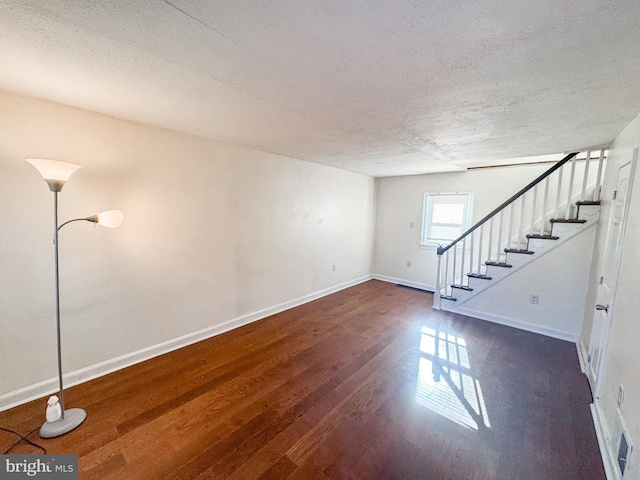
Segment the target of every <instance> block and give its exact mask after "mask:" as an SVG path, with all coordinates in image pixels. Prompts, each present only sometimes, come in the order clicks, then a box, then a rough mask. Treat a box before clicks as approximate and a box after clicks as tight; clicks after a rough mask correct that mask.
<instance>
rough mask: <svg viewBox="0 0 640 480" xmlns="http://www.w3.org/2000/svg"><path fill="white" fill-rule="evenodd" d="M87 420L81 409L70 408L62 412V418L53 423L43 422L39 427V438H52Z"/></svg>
mask: <svg viewBox="0 0 640 480" xmlns="http://www.w3.org/2000/svg"><path fill="white" fill-rule="evenodd" d="M85 418H87V412H85V411H84V410H83V409H81V408H70V409H69V410H65V411H64V418H61V419H59V420H56V421H55V422H44V424H43V425H42V427H40V436H41V437H42V438H53V437H59V436H60V435H64V434H65V433H67V432H70V431H71V430H73V429H74V428H76V427H77V426H78V425H80V424H81V423H82V422H84V419H85Z"/></svg>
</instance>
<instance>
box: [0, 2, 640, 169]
mask: <svg viewBox="0 0 640 480" xmlns="http://www.w3.org/2000/svg"><path fill="white" fill-rule="evenodd" d="M0 58H1V59H2V61H1V62H0V88H1V89H6V90H10V91H15V92H19V93H24V94H27V95H32V96H36V97H40V98H45V99H48V100H54V101H57V102H61V103H65V104H68V105H73V106H77V107H81V108H85V109H89V110H95V111H98V112H103V113H106V114H109V115H113V116H115V117H119V118H124V119H129V120H134V121H138V122H143V123H149V124H154V125H160V126H162V127H166V128H170V129H174V130H178V131H182V132H187V133H191V134H195V135H201V136H204V137H208V138H211V139H214V140H221V141H225V142H230V143H233V144H238V145H245V146H249V147H252V148H256V149H259V150H264V151H268V152H273V153H278V154H281V155H286V156H289V157H293V158H298V159H302V160H308V161H312V162H318V163H323V164H326V165H332V166H335V167H338V168H344V169H347V170H352V171H356V172H361V173H365V174H369V175H373V176H387V175H405V174H416V173H423V172H429V171H439V170H443V169H450V168H452V169H455V165H456V164H458V165H464V164H467V163H470V162H479V161H487V160H500V159H505V158H513V157H521V156H530V155H541V154H550V153H558V152H563V151H568V150H573V149H578V148H584V147H590V146H597V145H603V144H607V143H609V142H611V141H612V140H613V139H614V138H615V136H616V135H617V134H618V133H619V132H620V131H621V130H622V129H623V128H624V127H625V126H626V125H627V124H628V123H629V122H630V121H631V120H632V119H633V118H634V117H635V116H636V115H637V114H638V112H640V77H639V75H638V74H639V73H640V1H638V0H619V1H615V2H609V1H606V2H605V1H602V0H565V1H552V0H535V1H532V0H484V1H483V0H480V1H471V0H465V1H458V0H436V1H431V0H429V1H427V0H416V1H408V0H407V1H393V2H392V1H389V0H378V1H373V0H348V1H345V0H317V1H302V0H273V1H262V0H246V1H237V0H227V1H211V0H170V1H160V0H155V1H154V0H122V1H107V0H104V1H98V0H85V1H80V0H55V1H52V0H20V1H13V0H0Z"/></svg>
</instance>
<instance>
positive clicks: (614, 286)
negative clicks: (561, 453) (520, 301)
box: [589, 147, 639, 401]
mask: <svg viewBox="0 0 640 480" xmlns="http://www.w3.org/2000/svg"><path fill="white" fill-rule="evenodd" d="M638 150H639V147H635V148H633V150H632V151H630V152H628V153H626V154H625V155H624V156H623V157H622V158H621V159H620V160H619V161H618V162H616V166H615V172H616V180H615V186H617V185H618V179H619V172H620V170H621V169H622V168H623V167H624V166H625V165H627V164H629V163H630V164H631V170H630V172H629V184H628V187H627V192H626V193H627V195H626V198H625V208H624V211H623V212H622V220H621V222H622V225H621V226H620V236H619V237H618V244H617V246H616V254H615V257H614V260H613V261H614V270H613V272H614V273H613V277H614V278H613V279H612V280H611V291H610V298H609V309H608V310H607V317H606V318H607V320H606V325H605V328H604V331H603V332H602V336H601V346H600V364H599V365H598V369H597V372H596V378H595V386H592V388H593V392H592V393H593V399H594V401H595V400H596V399H598V398H600V392H601V391H602V383H603V378H602V377H603V376H604V371H605V367H606V364H607V359H608V357H607V353H608V350H609V336H610V333H611V325H612V320H613V313H614V310H615V306H614V305H615V301H616V293H617V290H618V277H619V275H620V265H621V264H622V250H623V248H624V241H625V233H626V229H627V219H628V217H629V206H630V204H631V195H632V193H633V183H634V182H633V181H634V178H635V172H636V165H637V163H638ZM607 193H610V192H607ZM612 208H613V207H612ZM612 213H613V212H612ZM612 222H613V215H609V221H608V223H607V239H605V245H603V248H604V249H605V250H604V253H603V260H604V254H606V247H607V245H606V243H607V241H608V235H609V231H610V229H611V224H612ZM599 270H600V271H599V272H598V278H599V277H600V276H601V275H603V273H604V272H603V270H604V262H602V264H601V265H600V269H599ZM598 288H600V286H599V285H598ZM596 300H597V295H596ZM592 315H593V313H592ZM593 331H594V325H593V323H592V324H591V334H592V335H593ZM589 343H590V345H589V355H590V354H591V352H592V351H593V350H592V345H591V339H590V341H589ZM589 362H591V358H589ZM589 368H591V366H589Z"/></svg>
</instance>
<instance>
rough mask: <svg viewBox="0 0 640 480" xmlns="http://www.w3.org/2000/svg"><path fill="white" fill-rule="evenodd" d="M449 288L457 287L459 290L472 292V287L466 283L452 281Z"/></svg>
mask: <svg viewBox="0 0 640 480" xmlns="http://www.w3.org/2000/svg"><path fill="white" fill-rule="evenodd" d="M450 286H451V288H459V289H460V290H466V291H467V292H473V288H471V287H467V286H466V285H457V284H455V283H452V284H451V285H450Z"/></svg>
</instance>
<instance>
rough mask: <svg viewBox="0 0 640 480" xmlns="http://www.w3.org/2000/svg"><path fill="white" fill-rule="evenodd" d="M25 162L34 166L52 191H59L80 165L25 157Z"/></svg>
mask: <svg viewBox="0 0 640 480" xmlns="http://www.w3.org/2000/svg"><path fill="white" fill-rule="evenodd" d="M27 162H29V163H30V164H31V165H33V166H34V167H36V169H37V170H38V172H40V175H42V178H44V180H45V182H47V183H48V184H49V188H50V189H51V191H52V192H59V191H60V190H62V187H63V186H64V184H65V183H66V181H67V180H69V177H70V176H71V175H72V174H73V172H75V171H76V170H78V169H79V168H80V165H75V164H73V163H67V162H57V161H55V160H44V159H41V158H27Z"/></svg>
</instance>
